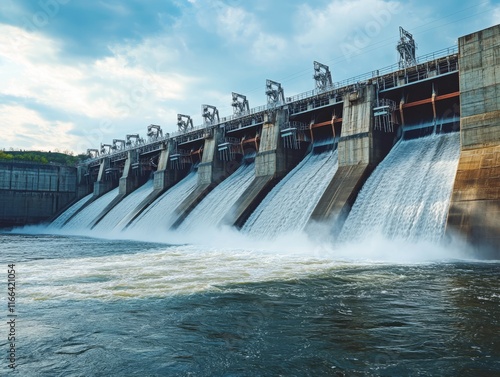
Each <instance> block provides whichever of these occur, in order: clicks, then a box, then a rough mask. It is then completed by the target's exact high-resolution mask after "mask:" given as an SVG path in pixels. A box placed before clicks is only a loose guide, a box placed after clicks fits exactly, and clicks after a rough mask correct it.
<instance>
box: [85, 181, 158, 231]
mask: <svg viewBox="0 0 500 377" xmlns="http://www.w3.org/2000/svg"><path fill="white" fill-rule="evenodd" d="M152 191H153V180H152V179H150V180H148V181H147V182H146V183H145V184H143V185H142V186H141V187H139V188H138V189H136V190H134V191H133V192H131V193H130V194H129V195H127V196H126V197H125V198H123V199H122V200H121V201H120V203H118V204H117V205H116V206H115V207H113V208H112V209H111V210H110V211H109V212H108V213H107V214H106V216H104V217H103V218H102V220H101V221H99V222H98V223H97V224H96V225H95V227H94V228H95V230H99V231H111V230H113V229H114V228H115V227H116V226H117V225H118V224H119V223H120V221H121V220H123V219H124V218H125V217H126V216H127V215H128V214H129V213H130V212H131V211H132V210H133V209H134V208H135V207H136V206H137V204H138V203H141V202H142V201H143V200H144V199H146V197H147V196H148V195H149V194H151V192H152Z"/></svg>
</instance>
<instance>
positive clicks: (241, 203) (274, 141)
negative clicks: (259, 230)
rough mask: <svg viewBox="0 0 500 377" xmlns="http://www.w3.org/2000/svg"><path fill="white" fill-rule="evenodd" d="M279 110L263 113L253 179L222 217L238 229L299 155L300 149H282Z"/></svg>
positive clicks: (280, 112) (291, 166)
mask: <svg viewBox="0 0 500 377" xmlns="http://www.w3.org/2000/svg"><path fill="white" fill-rule="evenodd" d="M286 121H287V119H286V113H285V111H283V110H280V111H276V112H275V113H274V114H271V116H270V115H269V114H266V116H265V119H264V124H263V126H262V135H261V137H260V146H259V151H258V153H257V155H256V156H255V178H254V180H253V181H252V183H250V186H249V187H248V188H247V189H246V190H245V192H244V193H243V195H242V196H241V197H240V198H239V199H238V200H237V201H236V203H235V204H234V206H233V207H232V209H231V211H230V213H229V215H228V216H226V218H225V219H224V222H225V223H226V224H231V225H234V226H236V227H238V228H241V227H242V226H243V224H244V223H245V221H246V220H247V219H248V217H249V216H250V214H251V213H252V212H253V211H254V210H255V208H257V206H258V205H259V204H260V202H261V201H262V199H264V197H265V196H266V195H267V194H268V193H269V192H270V191H271V189H272V188H273V187H274V186H275V185H276V183H277V182H279V180H280V179H282V178H283V177H284V176H285V175H286V174H287V173H288V172H289V171H290V170H292V169H293V168H294V167H295V165H297V163H298V162H299V161H300V159H301V158H302V157H303V153H302V151H300V150H299V151H297V150H292V149H285V148H284V147H283V145H282V143H281V140H280V124H281V123H282V122H286Z"/></svg>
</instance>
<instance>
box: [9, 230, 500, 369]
mask: <svg viewBox="0 0 500 377" xmlns="http://www.w3.org/2000/svg"><path fill="white" fill-rule="evenodd" d="M31 231H32V232H34V231H36V229H33V228H31ZM215 236H216V237H219V241H218V245H215V244H214V245H212V246H200V245H192V244H188V245H171V244H168V243H164V242H163V243H147V242H138V241H123V240H102V239H93V238H86V237H76V236H54V235H36V234H26V232H25V234H0V242H1V244H2V254H1V258H0V259H1V263H2V264H3V265H4V266H6V264H7V263H16V266H15V268H16V281H17V284H18V290H17V292H16V293H17V296H16V310H17V312H16V313H17V315H18V317H17V320H16V332H17V338H16V357H17V364H18V368H17V375H20V376H50V377H52V376H105V375H107V376H279V375H283V376H408V375H422V376H429V375H436V373H437V374H438V375H439V376H458V375H464V376H469V375H470V376H492V375H495V374H496V375H498V373H500V340H499V338H498V333H499V331H500V310H499V307H500V295H499V292H500V282H499V280H498V274H499V273H500V262H498V261H497V262H489V263H485V262H480V261H474V260H467V259H462V260H457V256H458V255H461V254H458V250H457V249H455V248H453V247H451V246H450V248H448V249H447V248H443V247H438V246H435V245H434V246H432V247H426V246H425V245H413V246H412V247H414V248H421V251H422V253H420V256H419V258H420V260H418V261H414V262H412V263H408V262H404V263H402V262H398V261H391V260H387V259H386V257H385V256H384V255H383V253H381V251H383V250H387V249H390V248H391V247H398V248H399V247H400V246H401V245H392V244H391V243H390V242H389V243H385V244H381V245H373V244H372V245H370V246H368V247H367V245H359V247H357V248H356V247H353V246H351V248H350V249H345V250H343V249H339V248H333V247H331V245H320V244H319V243H317V242H315V243H311V242H310V241H305V240H302V242H300V241H299V240H297V239H295V240H291V241H290V242H289V243H286V244H278V243H269V244H267V246H265V247H263V246H262V245H259V246H258V247H256V245H255V243H254V241H253V240H252V241H249V240H247V241H245V240H244V238H243V235H241V234H240V235H239V236H236V237H240V238H239V239H238V240H237V242H235V243H237V244H238V245H239V246H238V247H235V245H233V244H232V243H231V242H227V240H228V239H229V240H231V239H232V238H227V237H226V236H227V235H223V234H221V235H215ZM167 239H168V237H166V239H165V241H167ZM228 243H229V245H228ZM368 248H370V251H371V253H372V254H371V256H370V258H369V259H367V254H366V252H367V249H368ZM410 248H411V247H410ZM406 249H408V248H406ZM403 250H405V248H403ZM6 251H7V253H5V252H6ZM413 251H414V250H412V251H411V252H412V253H413ZM415 254H416V253H415ZM422 254H425V255H428V259H426V258H425V257H422ZM7 255H8V257H7ZM461 256H462V255H461ZM4 278H5V277H4ZM3 300H4V302H5V296H4V298H3ZM4 309H5V308H4ZM5 315H6V312H5V310H4V318H5ZM7 332H8V329H7V324H6V321H1V324H0V333H2V334H7ZM0 348H2V351H3V352H5V353H7V342H6V337H5V336H4V337H3V338H2V339H1V340H0ZM437 371H438V372H437ZM7 373H8V368H7V361H6V359H5V357H2V358H1V361H0V374H3V375H6V374H7ZM13 375H15V374H13Z"/></svg>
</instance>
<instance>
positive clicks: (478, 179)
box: [448, 146, 500, 256]
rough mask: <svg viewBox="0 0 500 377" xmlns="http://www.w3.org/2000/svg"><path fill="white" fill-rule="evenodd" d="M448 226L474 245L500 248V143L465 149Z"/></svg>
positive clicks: (461, 155)
mask: <svg viewBox="0 0 500 377" xmlns="http://www.w3.org/2000/svg"><path fill="white" fill-rule="evenodd" d="M448 228H449V230H452V229H453V230H458V231H459V232H460V233H461V234H462V235H463V236H464V238H465V240H466V241H467V242H469V243H470V244H472V245H478V246H484V247H486V248H488V249H492V250H496V251H497V252H498V251H500V146H495V147H488V148H478V149H473V150H466V151H462V152H461V154H460V161H459V163H458V171H457V176H456V179H455V186H454V188H453V195H452V204H451V206H450V211H449V214H448ZM499 255H500V254H499ZM497 256H498V255H497Z"/></svg>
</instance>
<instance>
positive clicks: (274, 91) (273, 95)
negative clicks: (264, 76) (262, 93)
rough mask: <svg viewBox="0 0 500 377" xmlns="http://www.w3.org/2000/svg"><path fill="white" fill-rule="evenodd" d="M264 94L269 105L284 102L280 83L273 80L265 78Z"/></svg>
mask: <svg viewBox="0 0 500 377" xmlns="http://www.w3.org/2000/svg"><path fill="white" fill-rule="evenodd" d="M266 96H267V103H268V104H269V105H276V104H278V102H285V94H284V91H283V88H282V86H281V84H280V83H278V82H276V81H273V80H266Z"/></svg>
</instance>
